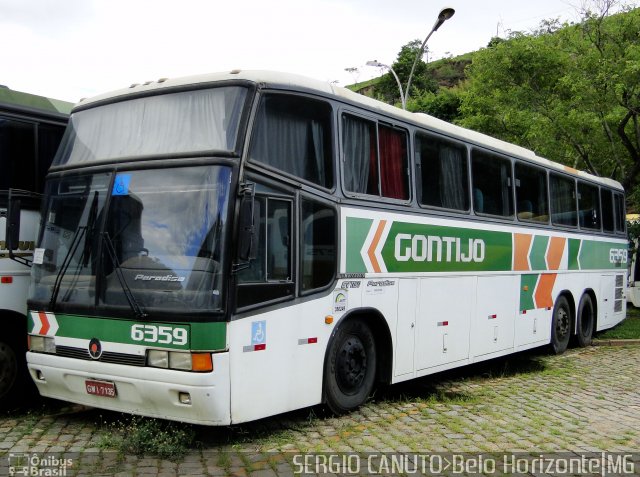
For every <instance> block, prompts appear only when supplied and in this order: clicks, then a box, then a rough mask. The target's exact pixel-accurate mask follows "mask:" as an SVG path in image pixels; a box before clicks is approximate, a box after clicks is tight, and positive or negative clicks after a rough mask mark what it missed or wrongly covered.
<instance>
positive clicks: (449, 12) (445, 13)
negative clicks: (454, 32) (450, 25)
mask: <svg viewBox="0 0 640 477" xmlns="http://www.w3.org/2000/svg"><path fill="white" fill-rule="evenodd" d="M454 13H456V11H455V10H454V9H453V8H448V7H447V8H443V9H442V10H440V13H439V14H438V19H437V20H436V23H435V24H434V25H433V28H432V29H431V31H436V30H437V29H438V28H440V26H441V25H442V24H443V23H444V22H446V21H447V20H448V19H449V18H451V17H452V16H453V14H454Z"/></svg>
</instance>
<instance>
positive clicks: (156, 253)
mask: <svg viewBox="0 0 640 477" xmlns="http://www.w3.org/2000/svg"><path fill="white" fill-rule="evenodd" d="M230 178H231V169H230V168H229V167H222V166H201V167H182V168H173V169H159V170H139V171H127V172H120V173H116V174H115V175H114V174H113V173H98V174H93V175H81V176H71V177H69V176H65V177H64V178H60V179H53V180H50V181H49V183H48V187H47V197H48V202H47V204H46V209H45V211H44V214H45V215H44V220H43V225H42V229H41V232H40V238H39V242H38V245H37V248H36V255H35V257H34V267H33V271H32V274H33V277H34V279H33V280H32V285H31V291H30V299H31V300H34V301H35V302H37V303H38V304H39V305H40V306H43V307H48V308H49V309H55V308H59V307H65V309H66V310H69V311H73V309H79V308H82V309H84V310H86V309H87V308H89V309H93V308H94V307H102V308H104V307H116V308H118V309H124V310H127V309H129V310H130V311H133V312H135V314H136V315H142V316H145V315H153V314H154V313H155V314H157V313H158V312H162V311H165V312H172V311H173V312H174V313H175V311H176V310H179V311H180V312H185V313H190V312H191V313H196V312H197V313H198V314H200V313H202V312H212V311H219V310H220V309H221V308H222V298H223V294H222V289H221V288H222V283H223V281H222V276H221V273H222V270H223V263H222V262H223V261H224V258H223V257H224V238H225V236H226V218H227V211H228V203H229V185H230ZM34 304H35V303H34Z"/></svg>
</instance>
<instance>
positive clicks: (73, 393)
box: [27, 352, 231, 426]
mask: <svg viewBox="0 0 640 477" xmlns="http://www.w3.org/2000/svg"><path fill="white" fill-rule="evenodd" d="M27 363H28V367H29V372H30V373H31V377H32V378H33V380H34V382H35V384H36V386H37V387H38V391H39V392H40V394H42V395H43V396H46V397H51V398H55V399H61V400H63V401H69V402H74V403H78V404H83V405H86V406H92V407H97V408H102V409H109V410H112V411H120V412H126V413H131V414H138V415H141V416H148V417H155V418H160V419H169V420H173V421H181V422H189V423H193V424H202V425H211V426H218V425H229V424H230V423H231V404H230V397H231V393H230V387H231V382H230V379H229V353H216V354H214V355H213V363H214V364H213V367H214V370H213V372H210V373H193V372H182V371H173V370H168V369H158V368H151V367H135V366H126V365H120V364H111V363H100V362H95V361H84V360H79V359H73V358H65V357H60V356H55V355H52V354H43V353H31V352H29V353H27ZM88 379H89V380H99V381H108V382H112V383H114V384H115V387H116V392H117V395H116V397H115V398H109V397H104V396H94V395H91V394H88V393H87V391H86V386H85V382H86V380H88ZM179 393H189V395H190V397H191V404H183V403H181V402H180V400H179V398H178V396H179Z"/></svg>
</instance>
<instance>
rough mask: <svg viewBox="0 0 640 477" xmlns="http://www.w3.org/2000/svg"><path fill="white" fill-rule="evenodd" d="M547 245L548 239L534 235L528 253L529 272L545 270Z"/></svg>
mask: <svg viewBox="0 0 640 477" xmlns="http://www.w3.org/2000/svg"><path fill="white" fill-rule="evenodd" d="M548 245H549V237H548V236H546V235H536V236H535V237H534V239H533V244H532V245H531V252H529V262H530V263H531V270H546V269H547V262H546V260H545V257H546V254H547V246H548Z"/></svg>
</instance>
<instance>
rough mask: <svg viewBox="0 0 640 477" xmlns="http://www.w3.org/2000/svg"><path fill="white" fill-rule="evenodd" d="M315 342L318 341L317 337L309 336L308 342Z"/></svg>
mask: <svg viewBox="0 0 640 477" xmlns="http://www.w3.org/2000/svg"><path fill="white" fill-rule="evenodd" d="M317 342H318V338H309V341H308V343H309V344H314V343H317Z"/></svg>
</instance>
